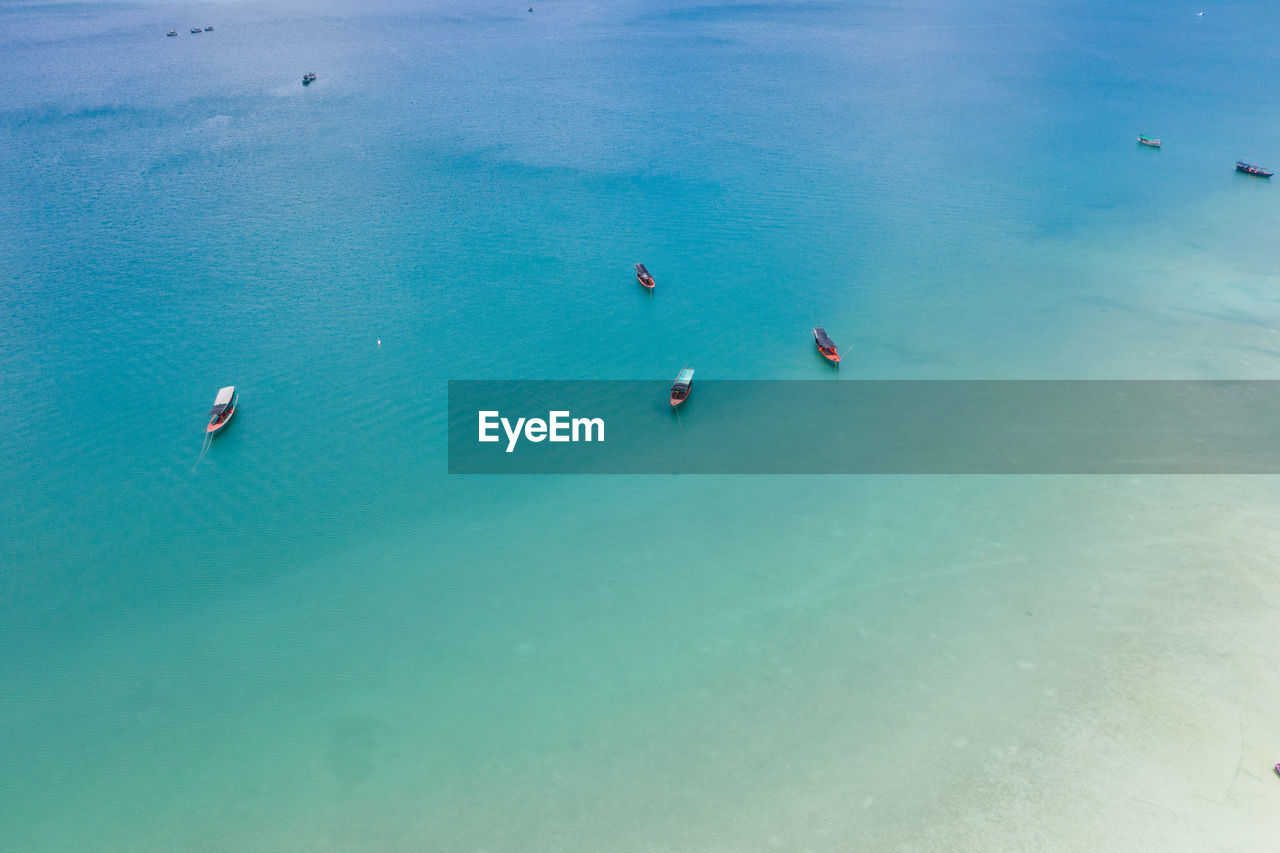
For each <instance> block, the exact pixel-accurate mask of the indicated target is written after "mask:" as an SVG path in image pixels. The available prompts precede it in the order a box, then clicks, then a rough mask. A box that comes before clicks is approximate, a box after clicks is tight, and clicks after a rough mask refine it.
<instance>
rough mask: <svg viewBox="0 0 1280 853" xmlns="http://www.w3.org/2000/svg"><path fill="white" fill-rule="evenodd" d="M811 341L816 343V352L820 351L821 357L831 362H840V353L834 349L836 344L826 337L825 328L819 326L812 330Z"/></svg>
mask: <svg viewBox="0 0 1280 853" xmlns="http://www.w3.org/2000/svg"><path fill="white" fill-rule="evenodd" d="M813 341H814V343H816V344H817V345H818V352H820V353H822V357H823V358H825V359H826V360H827V361H829V362H831V363H832V364H839V363H840V353H839V352H837V351H836V345H835V343H834V342H833V341H832V340H831V338H829V337H827V330H826V329H824V328H822V327H821V326H819V327H817V328H816V329H814V330H813Z"/></svg>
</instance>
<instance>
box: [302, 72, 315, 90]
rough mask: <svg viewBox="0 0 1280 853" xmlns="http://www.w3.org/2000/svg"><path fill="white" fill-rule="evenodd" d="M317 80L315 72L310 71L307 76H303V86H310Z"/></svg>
mask: <svg viewBox="0 0 1280 853" xmlns="http://www.w3.org/2000/svg"><path fill="white" fill-rule="evenodd" d="M315 79H316V75H315V72H312V71H308V72H307V73H306V74H303V75H302V85H304V86H310V85H311V84H312V82H314V81H315Z"/></svg>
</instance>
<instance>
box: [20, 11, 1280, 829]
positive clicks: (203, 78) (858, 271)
mask: <svg viewBox="0 0 1280 853" xmlns="http://www.w3.org/2000/svg"><path fill="white" fill-rule="evenodd" d="M527 5H528V4H527V3H523V2H515V3H510V2H507V3H500V2H489V1H488V0H485V2H461V3H449V4H432V5H430V6H429V7H427V8H423V7H422V6H421V5H419V4H412V3H385V4H381V5H365V4H343V3H337V2H330V3H324V4H288V3H274V2H272V3H261V4H228V5H214V4H198V5H171V4H155V5H124V4H119V5H117V4H109V3H10V4H6V6H5V7H4V8H3V9H0V83H2V88H0V92H2V93H3V94H0V285H2V286H0V329H2V331H3V334H0V397H2V398H3V404H4V406H3V410H4V412H5V415H4V417H3V421H2V422H0V518H3V520H4V521H3V525H2V526H0V697H3V701H0V756H3V758H0V762H3V764H2V765H0V768H2V769H3V772H0V778H2V779H4V780H6V781H4V782H0V799H2V800H3V801H5V802H6V804H7V806H6V808H5V809H4V810H3V811H0V837H7V838H8V839H9V840H10V843H5V844H3V845H0V846H4V847H5V848H6V849H23V850H25V849H31V850H37V849H73V848H78V849H87V848H94V849H177V848H194V849H205V848H207V849H247V848H256V847H262V848H263V849H285V848H293V847H296V848H297V849H354V848H357V847H358V848H361V849H375V848H377V849H404V847H405V846H417V847H419V848H420V849H421V848H422V847H423V846H426V847H432V846H434V847H436V848H438V849H546V850H567V849H582V850H589V849H667V848H666V847H664V845H669V849H704V850H705V849H722V848H723V849H743V845H744V844H747V845H748V846H749V843H759V842H758V841H757V842H748V841H747V840H746V839H747V838H749V837H750V838H755V837H757V836H755V835H751V834H750V833H749V832H748V827H747V824H746V823H744V822H743V820H742V818H741V815H742V814H746V813H748V812H749V811H751V810H753V809H758V810H760V811H762V812H767V811H768V808H769V804H770V802H771V800H770V797H769V794H768V793H767V792H768V790H769V789H770V785H771V784H773V782H771V781H770V780H774V781H776V780H777V778H778V773H779V766H780V765H779V764H778V762H781V761H782V758H781V756H783V755H785V754H794V755H796V756H804V755H810V756H812V755H813V754H814V753H815V752H818V753H820V752H822V751H823V748H824V747H823V744H830V743H831V737H832V735H831V732H832V731H836V730H838V726H837V723H836V721H835V720H834V719H828V717H827V716H825V712H818V711H815V710H814V709H815V708H828V709H829V708H831V707H833V703H835V704H838V703H839V702H841V701H844V699H847V698H848V697H849V696H854V695H857V696H872V697H875V696H881V697H885V696H891V695H892V693H893V691H892V689H891V686H892V685H893V684H894V678H895V677H897V676H896V675H895V673H897V672H899V671H902V669H901V668H906V669H908V670H909V668H910V666H911V665H912V663H911V662H912V661H918V660H919V659H920V657H921V655H922V654H923V653H922V651H921V650H920V649H919V648H917V647H915V646H914V645H913V643H912V642H911V637H912V636H913V625H914V627H915V628H918V627H920V624H919V623H918V622H917V623H913V621H912V620H919V619H921V618H922V614H923V613H925V612H926V611H922V610H920V609H919V608H918V607H917V606H916V605H913V604H911V603H909V602H907V601H906V600H904V599H896V598H893V597H892V596H889V597H888V598H887V599H886V600H883V601H874V602H873V601H869V600H867V599H866V598H865V597H863V596H861V595H856V594H854V592H853V591H854V590H855V589H862V588H863V586H865V585H866V584H868V583H870V584H873V585H874V584H877V583H880V581H884V582H886V583H891V582H892V579H894V578H898V577H903V576H909V577H922V578H929V577H933V576H935V575H939V576H942V577H950V575H949V574H948V572H949V571H950V570H951V568H953V567H954V566H955V565H957V561H959V563H961V564H963V563H964V561H965V560H969V559H978V556H976V555H979V554H980V553H983V552H984V549H986V548H987V547H989V545H990V543H991V542H992V541H995V540H1005V539H1011V540H1018V541H1020V542H1022V543H1023V544H1022V546H1021V547H1022V548H1023V549H1024V552H1025V553H1026V554H1028V555H1034V554H1036V553H1038V552H1039V548H1040V547H1041V544H1042V539H1045V538H1048V539H1052V538H1054V537H1055V536H1059V535H1066V534H1065V533H1063V531H1062V530H1059V529H1057V528H1055V527H1054V526H1053V523H1052V521H1051V520H1049V519H1045V518H1042V519H1041V523H1042V524H1044V525H1047V527H1037V526H1036V524H1035V523H1032V522H1031V521H1028V520H1027V518H1028V516H1029V514H1031V512H1032V511H1031V510H1030V509H1029V507H1033V506H1036V505H1037V504H1038V503H1040V502H1042V501H1048V502H1049V503H1053V501H1054V500H1058V499H1057V498H1053V497H1051V495H1052V494H1053V491H1052V490H1053V488H1054V487H1053V485H1052V484H1051V483H1047V482H1044V481H1036V480H1021V481H1015V480H985V479H981V478H976V479H973V480H946V479H943V478H938V479H932V480H930V479H910V480H901V481H892V480H889V481H885V480H878V479H874V478H868V479H839V480H835V479H832V480H819V481H816V482H815V481H814V480H808V479H802V478H685V479H672V478H583V479H571V480H570V479H566V480H561V479H556V478H508V479H491V478H474V479H466V478H450V477H449V476H447V475H446V474H445V456H444V426H445V416H444V410H443V406H444V398H445V388H446V382H447V380H449V379H456V378H553V379H554V378H576V379H585V378H618V379H639V378H647V379H651V378H659V379H664V378H667V377H669V376H672V375H674V373H675V371H676V370H678V369H679V368H680V367H683V366H686V365H695V366H696V367H697V368H698V371H699V375H700V376H701V375H705V376H708V377H712V376H714V377H717V378H812V377H813V375H814V374H815V371H820V370H821V369H822V365H821V364H820V363H818V362H817V361H816V359H815V357H814V354H813V351H812V344H811V339H810V337H809V329H810V327H812V326H813V325H815V324H822V325H824V326H825V327H826V328H827V330H828V331H829V332H830V333H831V334H832V336H833V337H834V338H835V339H836V340H837V342H839V343H841V344H842V346H844V347H846V348H847V349H848V350H849V351H850V352H851V357H849V358H848V360H847V361H846V363H845V365H844V366H843V367H842V373H841V375H842V376H843V377H844V378H856V377H915V378H949V377H982V378H1003V377H1027V378H1030V377H1037V378H1055V377H1072V378H1093V377H1108V378H1109V377H1128V378H1169V377H1186V378H1210V377H1211V378H1216V377H1233V378H1234V377H1268V378H1274V377H1276V376H1277V375H1278V374H1280V341H1277V340H1276V338H1277V332H1276V327H1278V326H1280V296H1277V295H1276V293H1275V291H1274V288H1273V278H1272V276H1273V274H1274V271H1275V269H1276V264H1277V262H1278V261H1280V249H1277V248H1276V244H1275V242H1274V240H1273V235H1274V231H1275V224H1276V204H1277V196H1276V195H1275V192H1274V191H1275V190H1280V187H1271V186H1270V185H1269V184H1267V183H1265V182H1262V181H1258V180H1254V179H1249V178H1245V177H1242V176H1238V175H1236V174H1235V173H1234V172H1233V171H1232V164H1233V163H1234V162H1235V160H1236V159H1237V158H1241V157H1243V158H1245V159H1248V160H1251V161H1253V162H1257V163H1260V164H1262V165H1268V164H1280V122H1278V120H1277V118H1276V116H1275V114H1274V111H1273V110H1270V109H1268V108H1266V107H1265V105H1267V104H1270V103H1273V102H1274V101H1275V99H1276V96H1277V95H1278V94H1280V91H1278V90H1280V74H1278V73H1277V71H1280V67H1278V66H1280V47H1277V45H1280V41H1277V39H1276V38H1275V37H1276V35H1277V33H1276V27H1275V25H1274V20H1272V18H1271V17H1269V16H1268V15H1267V14H1266V13H1267V12H1268V7H1266V6H1265V5H1264V4H1248V3H1236V4H1226V5H1219V6H1214V7H1212V9H1211V10H1210V11H1209V12H1208V13H1207V14H1206V15H1205V16H1204V17H1197V16H1196V15H1195V12H1196V11H1198V9H1196V8H1193V7H1192V6H1189V5H1185V4H1173V5H1170V4H1167V3H1154V2H1152V3H1130V4H1103V3H1083V4H1081V3H1072V4H1058V3H1050V2H1039V3H1032V4H1018V7H1017V8H1009V7H1008V6H1007V5H1006V4H994V3H984V2H956V3H951V2H942V0H920V2H913V3H909V4H905V5H885V4H873V3H823V2H779V3H745V4H743V3H727V4H721V3H708V4H703V5H672V4H668V3H634V2H624V3H617V4H612V3H611V4H579V3H570V2H563V0H554V2H548V1H547V0H539V2H535V3H534V6H535V12H534V13H532V14H530V13H528V12H526V11H525V9H526V7H527ZM196 24H201V25H205V24H212V25H214V26H215V31H214V32H210V33H201V34H200V35H199V36H194V35H190V34H188V32H187V31H188V29H189V28H190V27H191V26H194V25H196ZM171 28H172V29H176V30H178V32H179V36H178V37H176V38H166V37H165V36H164V33H165V31H166V30H168V29H171ZM309 70H314V71H315V72H316V73H317V75H318V78H319V79H318V80H317V82H316V83H315V84H313V85H312V86H310V87H307V88H303V87H302V86H301V84H300V77H301V74H302V73H303V72H304V71H309ZM1139 133H1149V134H1153V135H1158V136H1161V137H1163V138H1164V140H1165V148H1164V149H1163V150H1161V151H1150V150H1146V149H1140V148H1138V147H1137V146H1136V144H1135V137H1136V136H1137V134H1139ZM637 261H643V262H644V263H646V264H647V265H648V267H649V269H650V270H651V271H652V272H653V273H654V275H655V277H656V278H657V280H658V282H659V284H658V288H657V291H656V292H655V293H654V294H653V295H652V296H650V295H649V294H647V293H645V292H643V291H642V290H641V289H640V288H639V287H638V286H637V285H636V283H635V281H634V278H633V276H632V273H631V264H633V263H635V262H637ZM379 340H380V341H381V344H380V345H379V344H378V341H379ZM231 383H234V384H235V385H236V386H237V388H238V389H239V391H240V393H241V402H242V405H241V409H240V411H239V412H238V413H237V415H236V417H235V420H234V422H233V424H232V425H231V426H230V427H229V428H228V429H227V431H226V433H225V434H224V435H222V436H220V437H219V438H218V439H217V440H216V441H215V442H214V445H213V447H212V448H211V450H210V452H209V453H208V454H207V455H205V456H204V457H203V458H200V459H199V460H198V455H199V452H200V440H201V438H202V425H203V423H204V415H205V412H206V411H207V409H208V406H209V405H210V403H211V401H212V398H213V395H214V393H215V392H216V391H217V389H218V388H219V387H220V386H222V385H225V384H231ZM1046 495H1049V496H1050V497H1046ZM1068 510H1069V507H1068ZM1068 514H1069V513H1068ZM673 525H674V526H675V527H676V528H677V529H678V530H680V531H681V533H680V535H679V536H678V537H677V538H678V540H679V543H678V546H673V543H672V541H671V533H670V531H671V529H672V526H673ZM1019 537H1021V538H1019ZM837 542H838V547H837V544H836V543H837ZM1001 547H1003V546H1001ZM1034 564H1035V563H1034V560H1032V565H1034ZM988 581H989V582H990V583H991V584H993V585H994V586H993V587H992V588H993V589H994V588H998V586H999V583H1000V582H1001V579H1000V578H999V577H996V578H994V579H988ZM876 588H880V587H876ZM889 588H891V589H893V588H896V587H889ZM949 594H950V591H949V590H948V589H946V588H945V587H936V588H934V587H930V586H929V583H928V582H925V583H923V584H922V585H921V586H920V587H919V588H917V589H915V590H914V592H913V593H912V595H919V596H921V597H923V599H926V600H934V599H935V598H937V599H938V600H941V598H944V597H945V596H947V595H949ZM917 601H918V599H917ZM956 618H957V620H958V621H956V622H955V623H954V624H950V628H952V629H954V630H955V631H956V632H958V633H959V634H961V635H963V633H964V632H965V631H966V630H969V631H979V630H985V627H979V626H985V625H986V624H987V620H980V619H977V618H976V617H975V618H974V619H973V620H972V621H970V620H969V619H967V618H961V617H956ZM850 637H862V638H863V639H864V640H865V639H866V638H879V639H880V640H881V641H882V645H876V644H875V640H874V639H872V640H867V642H870V643H872V647H871V648H855V647H854V646H852V645H842V644H840V643H838V642H833V640H835V639H837V638H842V639H848V638H850ZM972 665H973V666H974V667H975V668H976V667H979V664H977V663H973V664H972ZM837 671H840V672H847V673H848V677H847V680H841V679H835V680H832V679H833V676H832V673H833V672H837ZM777 679H781V680H782V681H784V682H786V684H785V689H779V690H778V691H765V689H764V687H763V686H762V685H765V684H768V683H770V682H771V681H772V680H777ZM841 697H844V699H842V698H841ZM867 701H869V702H870V703H871V704H870V705H868V706H866V707H864V708H863V709H862V711H856V712H855V711H851V712H850V719H852V720H855V721H857V720H862V721H864V722H865V719H881V718H883V717H886V716H892V715H893V713H894V712H893V710H892V709H893V708H895V707H896V706H895V705H894V703H893V701H892V700H890V699H885V698H882V699H881V700H879V701H881V704H879V705H877V704H875V702H876V701H877V700H874V699H872V700H867ZM770 703H773V704H772V705H771V704H770ZM868 709H869V710H868ZM886 709H888V710H886ZM859 713H862V714H866V715H868V716H867V717H866V718H865V719H864V717H860V716H859ZM722 717H724V718H728V719H729V722H727V723H725V725H723V726H721V725H719V724H717V722H716V721H717V720H719V719H721V718H722ZM784 721H785V722H784ZM850 725H853V726H854V727H855V728H856V726H857V725H861V723H857V724H852V723H851V724H850ZM902 725H903V727H904V729H903V731H905V730H906V728H905V727H907V726H908V723H906V722H903V723H902ZM806 730H808V731H810V732H811V736H810V738H809V739H808V740H806V739H805V738H804V737H802V736H799V735H797V734H796V732H797V731H799V732H801V733H803V732H804V731H806ZM784 731H785V732H786V733H787V734H786V735H785V736H784V735H783V734H781V733H782V732H784ZM876 731H877V732H878V735H877V738H868V739H867V740H868V741H874V742H876V743H879V744H880V746H879V747H877V748H876V749H872V748H871V747H867V751H865V752H863V751H860V750H859V748H858V747H855V746H851V745H846V746H848V747H849V754H848V756H847V759H848V764H847V766H848V767H851V768H856V771H857V774H858V775H860V776H862V777H865V776H866V775H867V774H870V775H874V774H876V773H878V772H888V770H887V765H888V764H891V763H893V754H892V751H891V750H890V749H889V747H887V746H885V744H890V743H893V742H894V741H893V737H894V732H895V728H894V727H893V726H887V727H883V728H877V729H876ZM771 738H772V740H771ZM645 745H648V747H649V748H648V749H646V748H645ZM655 749H656V750H657V753H655V752H654V750H655ZM655 754H657V755H660V756H663V757H665V759H666V760H669V761H671V762H673V764H670V765H662V764H661V763H660V762H659V763H655V761H656V759H654V755H655ZM695 756H702V758H701V759H696V760H695ZM797 760H799V759H797ZM957 766H958V767H959V768H961V770H962V769H963V766H964V765H963V762H962V761H961V762H960V764H958V765H957ZM707 768H716V769H715V770H714V772H713V771H712V770H708V769H707ZM851 772H852V771H851ZM691 779H696V780H698V781H697V783H696V785H697V786H701V787H699V788H698V791H697V792H696V793H693V792H690V791H684V792H683V794H682V793H681V792H682V790H683V789H682V788H681V786H682V785H689V786H695V782H693V781H689V780H691ZM682 780H683V781H682ZM717 785H719V786H721V787H719V788H717V787H716V786H717ZM838 788H839V786H838V785H836V784H834V783H833V785H831V786H829V789H831V790H837V789H838ZM743 790H749V791H750V792H751V795H750V796H743V795H742V792H743ZM691 800H698V801H701V802H702V803H703V804H704V806H705V812H700V811H699V810H698V809H697V808H694V807H692V806H689V805H688V803H689V802H691ZM902 802H904V803H905V802H907V800H902ZM552 803H554V804H555V805H554V806H552V805H551V804H552ZM678 803H683V804H684V805H677V804H678ZM673 812H674V814H673V815H672V813H673ZM668 815H672V816H671V818H670V822H668V817H667V816H668ZM748 823H749V822H748ZM730 826H733V827H738V828H739V829H740V830H741V831H742V832H743V833H744V835H743V836H742V837H738V838H736V839H735V836H734V835H733V834H732V833H728V834H726V833H727V832H728V831H727V830H726V829H725V828H726V827H730ZM717 827H719V829H716V828H717ZM757 828H758V827H757ZM774 830H775V834H777V835H779V836H780V838H781V839H782V840H783V842H784V846H794V847H797V848H798V847H800V846H802V844H804V843H807V844H810V845H812V846H815V847H819V848H822V849H826V847H828V846H829V847H831V849H837V848H838V847H839V844H840V843H841V839H842V838H843V839H845V840H848V839H850V838H854V837H856V832H853V831H852V830H847V828H846V830H847V831H844V834H843V835H842V834H841V832H842V831H841V830H838V829H833V830H832V831H833V832H834V833H835V834H834V835H830V836H824V837H823V838H824V839H825V840H823V839H816V838H814V837H808V836H806V835H805V832H804V831H803V830H802V829H801V828H800V827H799V826H798V825H796V826H789V827H788V826H783V825H780V826H779V827H775V828H774ZM752 832H754V830H752ZM380 833H381V834H380ZM824 845H825V846H824Z"/></svg>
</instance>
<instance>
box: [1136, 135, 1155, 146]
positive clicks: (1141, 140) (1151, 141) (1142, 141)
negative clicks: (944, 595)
mask: <svg viewBox="0 0 1280 853" xmlns="http://www.w3.org/2000/svg"><path fill="white" fill-rule="evenodd" d="M1138 144H1139V145H1145V146H1147V147H1148V148H1159V147H1160V140H1159V139H1156V138H1155V137H1154V136H1139V137H1138Z"/></svg>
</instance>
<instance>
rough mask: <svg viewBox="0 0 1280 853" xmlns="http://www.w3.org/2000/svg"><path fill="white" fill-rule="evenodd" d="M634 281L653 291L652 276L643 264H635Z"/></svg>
mask: <svg viewBox="0 0 1280 853" xmlns="http://www.w3.org/2000/svg"><path fill="white" fill-rule="evenodd" d="M636 281H638V282H640V283H641V284H643V285H644V286H645V287H647V288H649V289H650V290H653V285H654V281H653V276H651V275H649V271H648V270H647V269H645V268H644V264H636Z"/></svg>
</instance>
